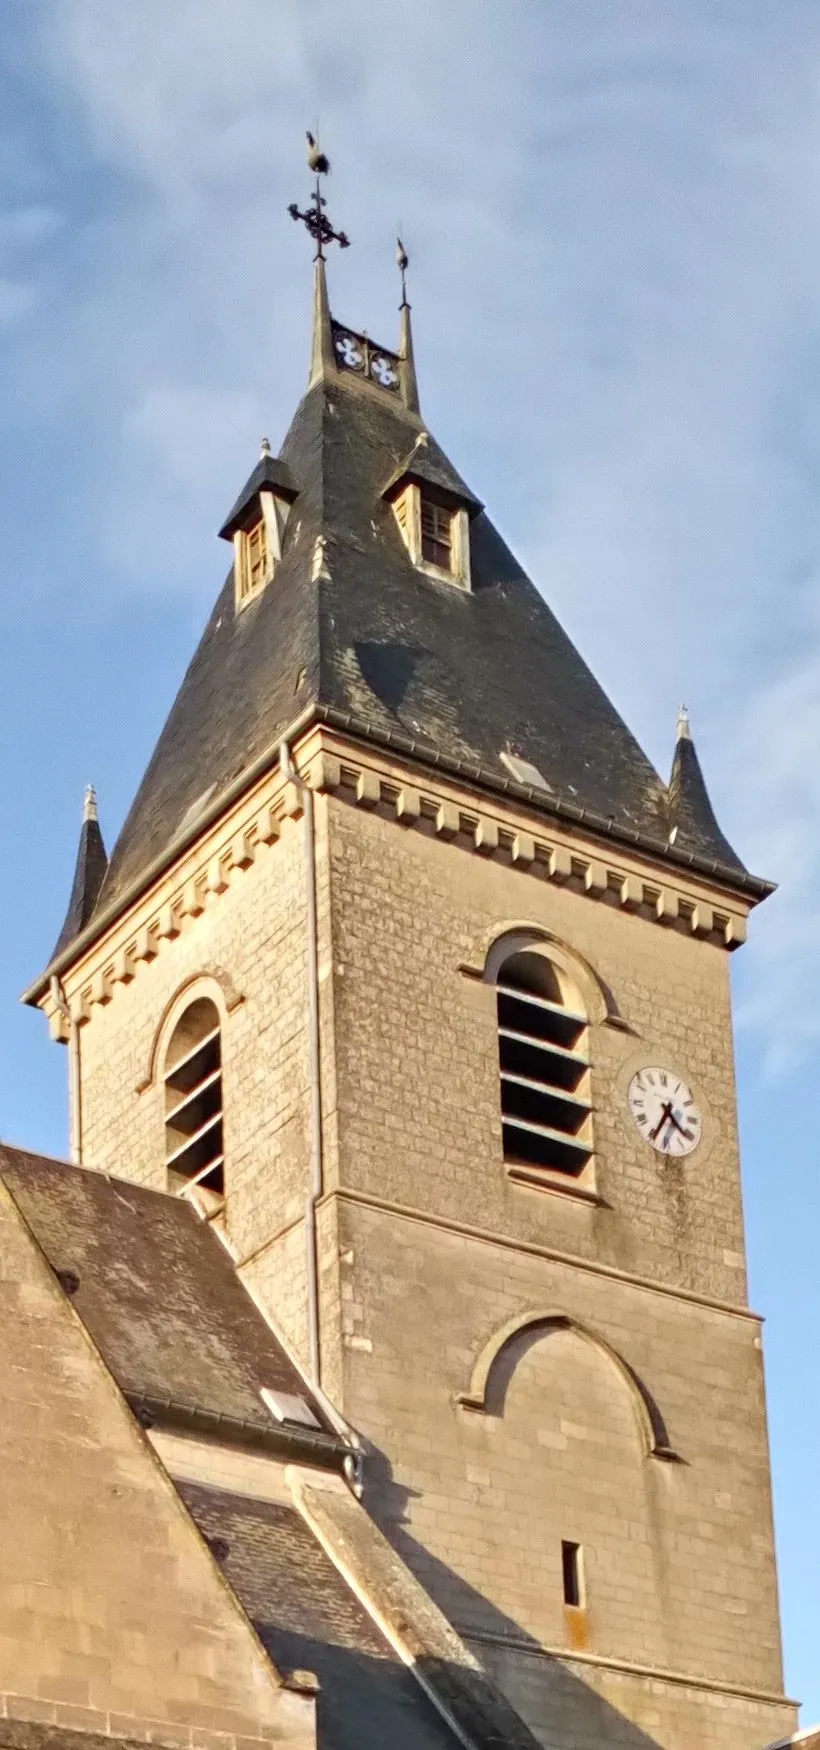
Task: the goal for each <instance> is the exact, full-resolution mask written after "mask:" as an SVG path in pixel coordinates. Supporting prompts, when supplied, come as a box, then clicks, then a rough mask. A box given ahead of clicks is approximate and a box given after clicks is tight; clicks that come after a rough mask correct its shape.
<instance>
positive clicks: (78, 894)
mask: <svg viewBox="0 0 820 1750" xmlns="http://www.w3.org/2000/svg"><path fill="white" fill-rule="evenodd" d="M107 868H108V856H107V853H106V849H105V844H104V842H103V836H102V833H101V831H100V826H99V822H98V821H97V820H96V819H92V820H84V821H83V824H82V827H81V830H80V843H79V845H78V847H77V861H76V863H75V865H74V880H73V882H72V884H71V896H70V898H69V901H68V910H67V912H66V914H65V920H64V922H63V927H62V929H61V931H60V934H59V936H58V937H57V941H56V943H55V945H54V952H53V954H52V956H51V958H52V960H54V959H56V957H57V955H58V954H60V953H61V952H62V950H63V948H65V947H67V946H68V944H69V942H73V940H74V937H75V936H79V934H80V931H81V930H82V929H84V928H85V925H86V924H87V923H88V920H89V918H90V917H91V914H92V912H93V910H94V907H95V905H96V903H97V899H98V896H99V892H100V888H101V887H102V884H103V881H104V879H105V872H106V870H107Z"/></svg>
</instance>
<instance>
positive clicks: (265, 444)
mask: <svg viewBox="0 0 820 1750" xmlns="http://www.w3.org/2000/svg"><path fill="white" fill-rule="evenodd" d="M271 454H272V452H271V447H270V438H266V437H264V438H263V439H262V442H261V444H260V446H259V460H260V462H264V460H265V457H266V456H269V455H271Z"/></svg>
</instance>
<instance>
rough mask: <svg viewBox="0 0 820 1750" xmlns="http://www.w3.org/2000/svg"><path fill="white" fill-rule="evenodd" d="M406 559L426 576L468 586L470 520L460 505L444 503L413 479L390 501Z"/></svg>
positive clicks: (466, 587) (461, 586) (444, 501)
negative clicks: (406, 555)
mask: <svg viewBox="0 0 820 1750" xmlns="http://www.w3.org/2000/svg"><path fill="white" fill-rule="evenodd" d="M391 502H392V505H393V515H394V516H395V518H396V522H397V523H398V525H399V530H400V532H401V538H402V540H403V542H404V545H405V547H406V548H407V551H408V553H409V554H410V558H411V559H412V561H413V564H414V565H417V566H418V568H419V571H426V572H427V574H428V576H430V577H437V578H446V579H447V581H448V582H449V583H455V584H458V585H459V586H460V588H461V589H469V588H470V522H469V518H468V515H467V510H466V508H465V507H464V506H463V505H460V504H452V503H449V504H448V503H447V502H446V500H445V498H444V496H443V495H442V496H441V497H439V496H438V495H437V494H436V493H435V492H431V491H428V489H427V488H426V487H425V486H422V485H420V484H417V482H416V481H415V480H408V481H407V482H406V483H404V484H403V485H402V487H401V489H400V491H398V492H397V493H396V495H395V497H393V498H392V500H391Z"/></svg>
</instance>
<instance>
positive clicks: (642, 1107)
mask: <svg viewBox="0 0 820 1750" xmlns="http://www.w3.org/2000/svg"><path fill="white" fill-rule="evenodd" d="M628 1097H629V1109H630V1112H631V1113H632V1116H633V1118H634V1120H635V1123H636V1125H637V1127H638V1130H639V1132H640V1134H641V1136H642V1137H643V1138H644V1141H645V1142H650V1143H651V1144H652V1147H653V1148H656V1149H657V1150H658V1153H659V1154H662V1155H690V1154H691V1153H692V1150H693V1148H697V1146H698V1143H699V1142H700V1139H701V1134H702V1131H703V1119H702V1118H701V1115H700V1112H699V1110H698V1107H697V1105H696V1103H695V1100H694V1097H693V1095H692V1092H691V1090H690V1089H689V1088H687V1086H686V1083H685V1082H682V1081H681V1079H680V1076H676V1075H675V1072H674V1070H671V1069H658V1068H651V1069H639V1070H638V1073H637V1075H634V1076H633V1077H632V1080H631V1082H630V1084H629V1096H628Z"/></svg>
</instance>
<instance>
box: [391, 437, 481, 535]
mask: <svg viewBox="0 0 820 1750" xmlns="http://www.w3.org/2000/svg"><path fill="white" fill-rule="evenodd" d="M411 481H412V482H414V483H415V484H416V485H417V486H421V487H427V488H429V489H430V490H431V491H432V492H434V493H435V495H436V497H437V498H440V499H441V500H442V501H443V502H444V503H445V504H449V505H451V506H452V507H453V509H456V508H457V507H459V506H461V507H463V509H464V510H466V511H467V514H468V516H470V517H474V516H477V515H478V513H479V511H480V510H483V509H484V506H483V504H482V502H481V499H480V498H476V495H475V493H474V492H471V491H470V488H469V486H466V485H465V483H464V481H463V480H462V478H461V475H460V474H459V473H457V472H456V469H455V468H454V467H453V465H452V462H448V460H447V457H446V456H445V454H444V451H443V450H442V449H440V448H439V445H438V444H437V443H436V441H435V438H431V437H430V435H429V432H426V431H423V432H421V433H420V435H419V436H418V437H417V439H416V441H415V443H414V445H413V448H412V449H411V450H410V451H409V452H408V454H407V455H406V456H405V458H404V460H403V461H402V462H400V463H399V466H398V468H394V469H393V472H392V474H391V475H390V478H389V480H388V481H387V484H386V486H385V488H384V497H385V498H393V497H394V496H395V494H396V493H397V492H400V491H401V488H402V487H403V486H405V485H406V484H408V483H409V482H411Z"/></svg>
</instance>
